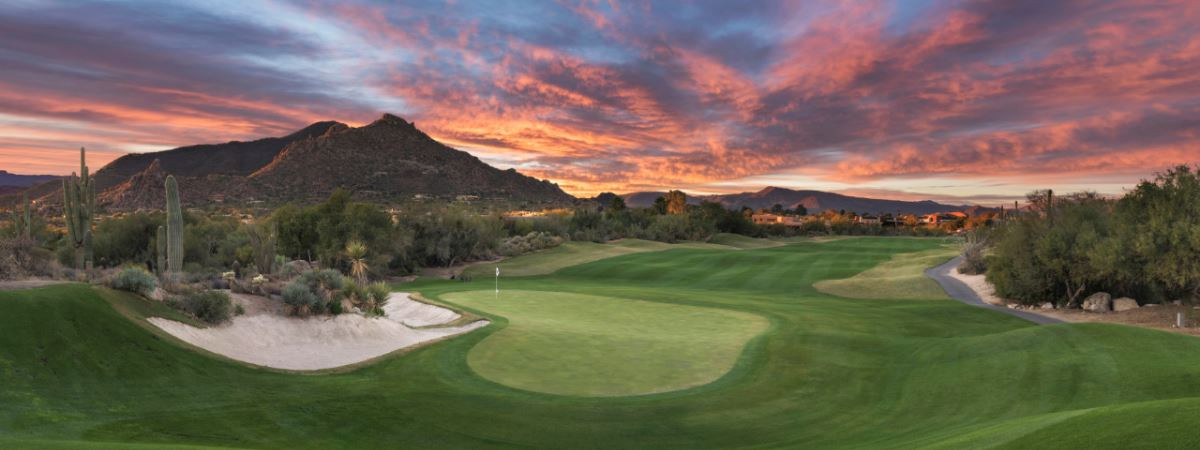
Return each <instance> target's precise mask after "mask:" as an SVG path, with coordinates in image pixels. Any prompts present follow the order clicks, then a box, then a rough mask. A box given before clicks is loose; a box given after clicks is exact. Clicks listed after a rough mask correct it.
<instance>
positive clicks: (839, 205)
mask: <svg viewBox="0 0 1200 450" xmlns="http://www.w3.org/2000/svg"><path fill="white" fill-rule="evenodd" d="M663 194H665V193H664V192H634V193H630V194H624V195H622V196H621V197H622V198H623V199H624V200H625V204H626V205H628V206H630V207H635V208H644V207H647V206H651V205H653V204H654V200H655V199H657V198H658V197H660V196H662V195H663ZM704 200H708V201H712V202H717V203H720V204H722V205H724V206H725V207H726V208H730V209H739V208H741V207H743V206H745V207H749V208H753V209H760V208H771V207H773V206H775V205H783V207H784V208H786V209H796V206H797V205H803V206H804V208H805V209H806V210H808V212H809V213H810V214H812V213H819V212H822V211H826V210H830V209H832V210H835V211H838V210H845V211H854V212H856V213H859V214H864V213H871V214H887V213H893V214H894V213H911V214H933V213H940V212H951V211H963V210H967V209H970V208H978V207H973V206H969V205H947V204H942V203H937V202H934V201H931V200H922V201H915V202H914V201H904V200H883V199H875V198H866V197H852V196H849V195H842V194H835V193H832V192H824V191H808V190H793V189H786V188H778V187H767V188H764V189H762V190H760V191H757V192H743V193H739V194H721V195H700V196H692V195H689V196H688V203H693V204H696V203H700V202H701V201H704Z"/></svg>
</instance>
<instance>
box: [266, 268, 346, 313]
mask: <svg viewBox="0 0 1200 450" xmlns="http://www.w3.org/2000/svg"><path fill="white" fill-rule="evenodd" d="M346 284H352V283H348V282H347V281H346V277H344V276H342V274H341V273H339V272H338V271H336V270H333V269H325V270H318V271H315V272H305V273H304V274H302V275H300V277H299V278H296V279H295V280H293V281H292V282H291V283H288V285H287V286H285V287H284V288H283V302H284V303H286V304H288V305H289V306H292V307H293V310H294V311H295V312H296V313H298V314H301V315H305V314H309V313H313V314H319V313H322V312H334V313H335V314H336V313H339V312H341V304H340V302H341V301H342V298H343V294H342V290H343V289H344V288H345V286H346Z"/></svg>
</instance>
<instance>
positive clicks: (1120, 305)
mask: <svg viewBox="0 0 1200 450" xmlns="http://www.w3.org/2000/svg"><path fill="white" fill-rule="evenodd" d="M1112 309H1113V311H1116V312H1121V311H1129V310H1131V309H1138V302H1137V300H1134V299H1132V298H1129V297H1121V298H1118V299H1116V300H1113V302H1112Z"/></svg>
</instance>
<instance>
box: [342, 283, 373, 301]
mask: <svg viewBox="0 0 1200 450" xmlns="http://www.w3.org/2000/svg"><path fill="white" fill-rule="evenodd" d="M369 295H370V293H369V292H367V288H366V287H365V286H363V285H361V284H358V283H355V282H352V281H351V282H347V283H342V298H345V299H348V300H350V302H351V303H353V304H355V305H360V304H362V303H363V302H366V301H367V297H368V296H369Z"/></svg>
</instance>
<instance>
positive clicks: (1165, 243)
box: [1111, 165, 1200, 299]
mask: <svg viewBox="0 0 1200 450" xmlns="http://www.w3.org/2000/svg"><path fill="white" fill-rule="evenodd" d="M1116 216H1117V223H1118V226H1117V238H1116V241H1117V242H1119V243H1123V244H1124V246H1123V248H1115V249H1113V253H1114V255H1115V256H1114V261H1113V266H1111V269H1113V270H1112V271H1111V275H1112V276H1114V277H1116V278H1117V279H1120V280H1121V281H1122V282H1124V283H1125V284H1130V283H1134V282H1137V281H1141V282H1142V283H1145V284H1149V285H1150V286H1147V287H1145V288H1144V290H1148V291H1152V292H1149V293H1150V294H1155V295H1162V296H1166V297H1171V299H1176V298H1180V297H1184V296H1190V297H1192V298H1193V299H1200V257H1197V255H1200V221H1198V220H1197V217H1200V168H1198V169H1197V170H1195V171H1193V170H1192V168H1190V167H1188V166H1184V165H1181V166H1177V167H1174V168H1172V169H1170V170H1168V171H1167V172H1165V173H1160V174H1158V175H1157V176H1156V177H1155V179H1154V180H1149V181H1143V182H1141V183H1140V184H1138V186H1137V187H1136V188H1135V189H1134V190H1133V191H1132V192H1130V193H1129V194H1127V195H1125V197H1124V198H1122V199H1121V200H1120V201H1119V202H1117V208H1116ZM1113 245H1114V246H1118V245H1119V244H1113Z"/></svg>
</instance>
